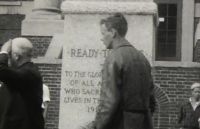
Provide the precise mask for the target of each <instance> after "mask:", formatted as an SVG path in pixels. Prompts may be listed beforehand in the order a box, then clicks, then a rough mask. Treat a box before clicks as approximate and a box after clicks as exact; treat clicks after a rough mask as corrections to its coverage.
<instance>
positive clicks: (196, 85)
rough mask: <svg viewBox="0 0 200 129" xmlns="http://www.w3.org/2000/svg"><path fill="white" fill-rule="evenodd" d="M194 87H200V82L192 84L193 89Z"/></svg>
mask: <svg viewBox="0 0 200 129" xmlns="http://www.w3.org/2000/svg"><path fill="white" fill-rule="evenodd" d="M194 88H200V83H197V82H195V83H193V84H192V86H191V90H193V89H194Z"/></svg>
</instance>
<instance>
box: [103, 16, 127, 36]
mask: <svg viewBox="0 0 200 129" xmlns="http://www.w3.org/2000/svg"><path fill="white" fill-rule="evenodd" d="M100 24H101V25H102V24H105V26H106V28H107V29H108V30H109V31H110V30H111V29H115V30H116V31H117V32H118V34H119V35H120V36H121V37H125V35H126V33H127V30H128V23H127V21H126V19H125V17H124V16H123V14H121V13H116V14H114V15H113V16H110V17H108V18H106V19H102V20H101V21H100Z"/></svg>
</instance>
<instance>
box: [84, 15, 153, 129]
mask: <svg viewBox="0 0 200 129" xmlns="http://www.w3.org/2000/svg"><path fill="white" fill-rule="evenodd" d="M100 27H101V28H100V29H101V33H102V41H103V43H104V44H105V46H106V48H107V49H111V53H110V54H109V55H108V56H107V58H106V60H105V63H104V66H103V71H102V87H101V95H100V104H99V106H98V110H97V114H96V119H95V121H94V123H93V124H89V125H88V126H87V127H86V128H95V129H153V125H152V114H151V111H154V109H151V108H154V107H153V106H151V105H150V101H151V100H154V99H152V98H151V96H153V88H154V85H153V80H152V76H151V66H150V64H149V62H148V60H147V59H146V58H145V56H144V55H143V54H142V53H141V52H140V51H138V50H137V49H136V48H135V47H134V46H132V45H131V44H130V43H129V42H128V41H127V40H126V39H125V35H126V32H127V28H128V25H127V21H126V19H125V17H124V16H123V15H122V14H121V13H116V14H115V15H114V16H110V17H108V18H106V19H103V20H101V22H100ZM151 103H152V104H153V103H154V102H151Z"/></svg>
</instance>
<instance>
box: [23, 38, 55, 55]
mask: <svg viewBox="0 0 200 129" xmlns="http://www.w3.org/2000/svg"><path fill="white" fill-rule="evenodd" d="M23 37H26V38H28V39H29V40H30V41H31V42H32V43H33V46H34V51H33V57H38V56H44V55H45V53H46V51H47V49H48V46H49V44H50V42H51V39H52V36H23Z"/></svg>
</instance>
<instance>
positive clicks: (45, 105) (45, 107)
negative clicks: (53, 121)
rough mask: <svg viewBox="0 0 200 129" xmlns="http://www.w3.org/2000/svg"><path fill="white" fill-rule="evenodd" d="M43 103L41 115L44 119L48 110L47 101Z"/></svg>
mask: <svg viewBox="0 0 200 129" xmlns="http://www.w3.org/2000/svg"><path fill="white" fill-rule="evenodd" d="M43 104H44V112H43V117H44V119H45V120H46V117H47V111H48V107H49V102H48V101H46V102H44V103H43Z"/></svg>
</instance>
